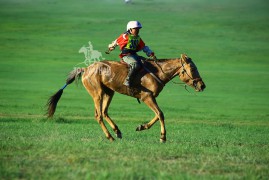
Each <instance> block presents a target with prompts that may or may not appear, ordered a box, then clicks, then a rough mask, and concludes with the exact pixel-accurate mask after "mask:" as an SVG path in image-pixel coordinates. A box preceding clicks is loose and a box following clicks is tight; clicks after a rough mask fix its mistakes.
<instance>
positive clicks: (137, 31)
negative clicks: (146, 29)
mask: <svg viewBox="0 0 269 180" xmlns="http://www.w3.org/2000/svg"><path fill="white" fill-rule="evenodd" d="M139 29H140V28H132V29H131V34H132V35H134V36H137V35H138V34H139Z"/></svg>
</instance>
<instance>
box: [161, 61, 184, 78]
mask: <svg viewBox="0 0 269 180" xmlns="http://www.w3.org/2000/svg"><path fill="white" fill-rule="evenodd" d="M157 63H158V62H157ZM158 66H159V77H160V78H161V79H162V80H163V81H166V82H168V81H170V80H171V79H172V78H174V77H175V76H176V75H177V74H178V70H179V68H180V63H179V59H165V60H161V62H159V63H158ZM157 68H158V67H157Z"/></svg>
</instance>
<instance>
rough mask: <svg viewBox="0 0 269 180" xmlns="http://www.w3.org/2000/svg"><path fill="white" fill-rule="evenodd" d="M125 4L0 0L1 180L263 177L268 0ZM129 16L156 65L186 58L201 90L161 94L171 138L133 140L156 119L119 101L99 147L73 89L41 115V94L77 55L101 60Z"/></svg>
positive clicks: (84, 104)
mask: <svg viewBox="0 0 269 180" xmlns="http://www.w3.org/2000/svg"><path fill="white" fill-rule="evenodd" d="M133 1H134V3H133V4H128V5H127V4H124V3H123V1H122V0H77V1H72V0H65V1H56V0H1V1H0V22H1V23H0V42H1V43H0V124H1V125H0V142H1V144H0V179H268V178H269V168H268V167H269V95H268V93H269V85H268V82H269V71H268V69H269V61H268V57H269V42H268V40H269V34H268V32H269V11H268V9H269V3H268V2H267V1H265V0H257V1H254V0H233V1H231V0H219V1H212V0H166V1H163V0H133ZM134 19H137V20H139V21H141V23H142V25H143V29H142V30H141V32H140V34H141V37H142V38H143V39H144V41H145V42H146V43H147V44H148V45H149V46H150V47H151V48H152V49H153V50H154V51H155V52H156V55H157V57H158V58H172V57H179V56H180V54H181V53H186V54H187V55H188V56H190V57H191V58H192V59H193V60H194V62H195V63H196V65H197V67H198V69H199V71H200V74H201V76H202V77H203V79H204V81H205V83H206V85H207V88H206V90H205V91H204V92H203V93H195V92H194V91H193V90H192V89H190V88H188V90H189V91H190V92H191V93H189V92H188V91H186V90H185V89H184V87H182V86H179V85H176V84H173V83H169V84H168V85H167V86H166V87H165V89H164V90H163V92H162V93H161V94H160V96H159V97H158V99H157V101H158V103H159V105H160V107H161V109H162V110H163V112H164V114H165V118H166V126H167V142H166V143H165V144H160V143H159V136H160V125H159V123H156V124H155V125H154V126H153V127H152V129H150V130H148V131H142V132H136V131H135V129H136V127H137V126H138V125H140V124H142V123H145V122H148V121H149V120H150V119H151V118H153V116H154V114H153V113H152V112H151V110H149V109H148V108H147V107H146V106H145V105H144V104H138V103H137V102H136V99H133V98H130V97H127V96H123V95H119V94H116V95H115V97H114V99H113V101H112V104H111V107H110V111H109V112H110V115H111V117H112V118H113V119H114V120H115V122H116V123H117V124H118V126H119V128H120V129H121V131H122V133H123V139H122V140H116V141H115V142H113V143H111V142H109V141H107V140H106V139H105V136H104V134H103V132H102V130H101V128H100V127H99V125H98V123H97V122H96V121H95V120H94V108H93V102H92V100H91V97H90V96H89V95H88V94H87V92H86V91H85V89H84V87H83V86H82V85H81V84H79V85H78V87H77V86H75V85H70V86H69V87H68V88H67V89H66V90H65V92H64V94H63V96H62V99H61V101H60V102H59V104H58V109H57V112H56V114H55V117H54V118H53V119H47V118H46V116H45V115H44V113H45V104H46V102H47V99H48V97H49V96H50V95H52V94H53V93H55V92H56V91H57V90H58V89H59V88H60V87H61V86H62V85H64V83H65V78H66V75H67V73H68V72H69V71H71V70H72V69H73V67H74V66H75V65H76V64H78V63H81V62H83V61H84V55H83V54H79V53H78V50H79V49H80V47H82V46H83V45H88V41H91V42H92V44H93V46H94V49H96V50H99V51H100V52H102V53H103V52H104V51H105V50H106V48H107V45H108V44H109V43H111V41H112V40H114V39H115V38H116V37H117V36H118V35H119V34H120V33H122V32H123V31H124V30H125V26H126V23H127V22H128V21H129V20H134ZM141 55H142V54H141ZM103 57H104V58H106V59H110V60H118V52H117V51H115V52H113V53H112V54H110V55H106V54H105V53H103ZM174 81H177V82H178V81H179V80H178V78H175V79H174ZM110 130H111V129H110ZM111 132H112V130H111Z"/></svg>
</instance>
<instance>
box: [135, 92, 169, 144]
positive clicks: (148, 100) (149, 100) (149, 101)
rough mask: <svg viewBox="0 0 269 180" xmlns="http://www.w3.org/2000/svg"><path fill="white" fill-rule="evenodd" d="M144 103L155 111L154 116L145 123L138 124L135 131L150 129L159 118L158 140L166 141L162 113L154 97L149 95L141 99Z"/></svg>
mask: <svg viewBox="0 0 269 180" xmlns="http://www.w3.org/2000/svg"><path fill="white" fill-rule="evenodd" d="M143 101H144V103H145V104H146V105H147V106H148V107H149V108H150V109H151V110H152V111H153V112H154V113H155V117H154V118H153V119H152V120H151V121H150V122H149V123H147V124H144V125H140V126H138V127H137V128H136V131H142V130H145V129H150V128H151V127H152V126H153V124H155V122H157V121H158V120H160V125H161V138H160V142H162V143H164V142H166V129H165V123H164V115H163V112H162V111H161V109H160V108H159V106H158V104H157V102H156V99H155V98H154V97H152V96H149V97H147V98H145V99H143Z"/></svg>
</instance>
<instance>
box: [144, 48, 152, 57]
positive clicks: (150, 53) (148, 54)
mask: <svg viewBox="0 0 269 180" xmlns="http://www.w3.org/2000/svg"><path fill="white" fill-rule="evenodd" d="M142 50H143V52H144V53H146V55H147V56H148V57H150V56H154V52H153V51H152V50H150V48H149V47H148V46H144V48H143V49H142Z"/></svg>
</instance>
